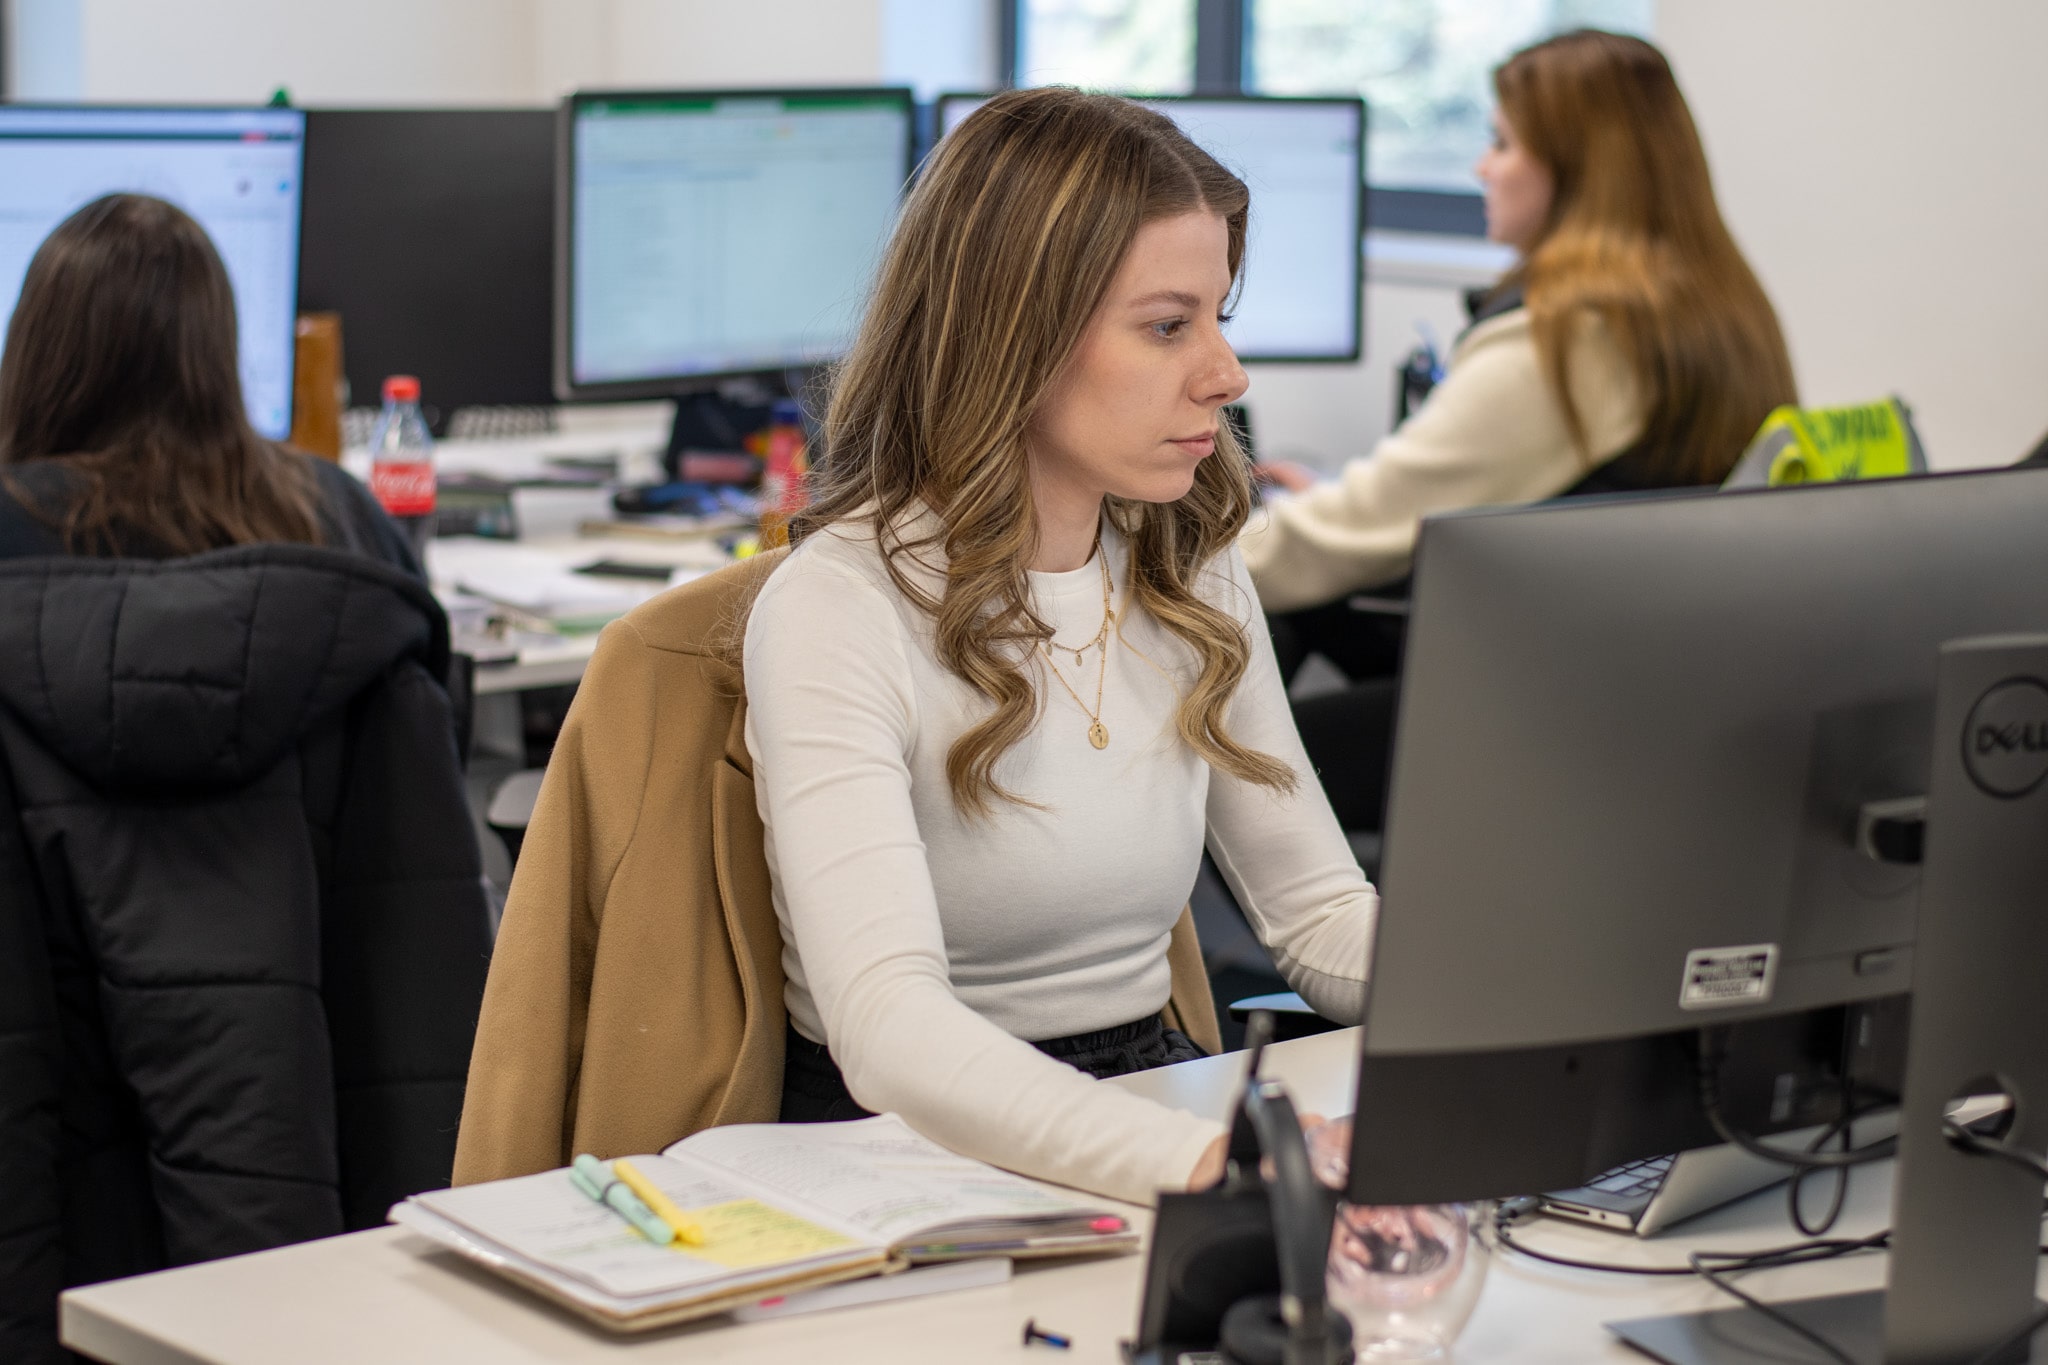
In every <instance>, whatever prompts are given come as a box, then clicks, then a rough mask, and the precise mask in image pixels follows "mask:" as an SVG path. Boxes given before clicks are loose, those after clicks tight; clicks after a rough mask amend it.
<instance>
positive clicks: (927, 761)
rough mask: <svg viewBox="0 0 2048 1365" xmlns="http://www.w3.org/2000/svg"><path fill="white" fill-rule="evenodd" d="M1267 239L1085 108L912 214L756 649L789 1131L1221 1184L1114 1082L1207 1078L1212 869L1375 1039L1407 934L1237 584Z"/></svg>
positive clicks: (1099, 112) (1295, 975) (946, 152)
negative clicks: (1181, 922) (1192, 895)
mask: <svg viewBox="0 0 2048 1365" xmlns="http://www.w3.org/2000/svg"><path fill="white" fill-rule="evenodd" d="M1246 214H1247V195H1246V191H1245V187H1244V185H1243V184H1242V183H1241V182H1239V181H1238V180H1237V179H1236V178H1235V177H1233V176H1232V175H1230V173H1229V172H1227V171H1225V170H1224V169H1223V168H1222V167H1221V166H1219V165H1217V164H1216V162H1215V161H1214V160H1212V159H1211V158H1210V157H1209V156H1207V155H1206V154H1205V153H1203V152H1202V151H1201V150H1200V149H1199V148H1197V147H1196V146H1195V145H1194V144H1193V143H1192V142H1190V141H1189V140H1188V139H1187V138H1186V137H1185V136H1184V135H1182V134H1181V133H1180V132H1179V130H1178V129H1176V128H1175V127H1174V125H1173V124H1172V123H1171V122H1170V121H1168V120H1167V119H1165V118H1162V117H1160V116H1159V115H1157V114H1154V113H1151V112H1149V111H1147V110H1145V109H1143V108H1142V107H1140V106H1138V105H1134V104H1131V103H1128V102H1126V101H1123V100H1118V99H1114V98H1111V97H1108V96H1102V95H1085V94H1082V93H1080V92H1078V91H1074V90H1065V89H1044V90H1029V91H1018V92H1013V93H1010V94H1006V95H1002V96H999V97H998V98H996V99H994V100H991V101H990V102H989V103H988V104H986V105H984V106H983V107H982V108H981V109H980V110H978V111H977V112H976V113H975V114H974V115H973V116H972V117H970V118H969V119H968V120H967V121H966V122H965V123H963V124H962V125H961V126H960V127H959V128H957V129H955V130H954V131H953V132H952V133H950V134H949V135H948V136H947V137H946V139H945V141H944V142H942V143H941V144H940V146H939V149H938V151H937V153H936V154H935V156H934V158H933V161H932V163H931V165H930V166H929V167H928V168H927V170H926V172H925V174H924V176H923V178H922V180H921V181H920V183H919V184H918V186H917V188H916V190H915V191H914V192H913V193H912V194H911V196H910V199H909V201H908V203H907V204H906V206H905V209H904V213H903V218H902V221H901V223H900V224H899V226H898V228H897V231H896V234H895V237H894V239H893V241H892V242H891V243H890V246H889V248H888V251H887V253H886V255H885V258H884V260H883V263H882V267H881V272H880V276H879V280H878V283H877V285H876V288H875V293H874V296H873V298H872V299H871V301H870V303H869V307H868V312H867V315H866V318H865V320H864V322H863V324H862V328H861V331H860V334H859V336H858V338H857V340H856V342H855V344H854V346H853V349H852V351H851V353H850V355H849V356H848V358H847V360H846V362H845V364H844V365H843V367H842V368H841V370H840V372H839V374H838V376H837V379H836V382H835V387H834V392H833V396H832V402H831V407H830V411H829V413H828V415H827V419H826V423H825V433H824V443H825V459H824V462H823V465H822V469H823V483H822V485H821V486H820V488H819V489H818V495H817V499H816V501H815V502H814V503H813V504H812V506H811V508H810V510H809V512H808V513H807V514H805V515H804V516H802V517H800V518H799V519H797V521H796V523H795V524H794V526H793V528H792V530H793V537H794V539H795V541H796V546H795V549H794V550H793V551H792V552H791V554H790V556H789V559H788V561H787V562H786V563H784V564H783V565H782V566H781V567H780V568H778V569H777V570H776V571H775V573H774V574H773V575H772V576H771V577H770V578H769V579H768V580H767V582H766V584H765V585H764V586H763V588H762V590H761V592H760V595H759V597H758V598H757V599H756V602H755V604H754V606H753V609H752V611H751V614H750V616H749V617H748V624H747V631H746V638H745V644H744V666H745V675H746V693H747V700H748V707H749V709H748V717H747V731H746V739H747V746H748V750H749V753H750V756H751V757H752V759H753V761H754V764H755V791H756V794H757V795H756V799H757V801H758V804H759V807H760V812H761V816H762V820H763V823H764V824H765V826H766V830H767V852H768V866H769V869H770V878H771V881H772V883H773V891H774V899H775V908H776V913H777V915H778V917H779V920H780V923H781V926H782V931H783V939H784V954H783V961H784V965H785V967H786V969H787V979H788V986H787V989H786V991H785V1001H786V1003H787V1005H788V1009H789V1018H790V1025H791V1032H790V1036H789V1039H788V1047H787V1050H786V1075H785V1081H784V1089H783V1096H782V1117H783V1118H784V1119H785V1120H786V1121H797V1120H820V1119H840V1118H852V1117H857V1116H859V1115H860V1114H862V1113H863V1112H870V1111H881V1110H893V1111H895V1112H897V1113H899V1114H901V1115H902V1116H903V1118H904V1119H905V1120H906V1121H908V1122H909V1123H910V1124H911V1125H912V1126H914V1127H916V1128H917V1129H919V1130H920V1131H922V1132H924V1133H925V1134H927V1135H928V1136H930V1137H932V1138H935V1139H937V1140H938V1141H940V1142H943V1143H945V1144H946V1145H947V1146H949V1147H952V1148H954V1149H955V1150H958V1151H961V1152H965V1153H968V1154H969V1155H972V1156H977V1157H980V1158H982V1159H984V1160H988V1161H992V1162H995V1163H997V1164H1000V1165H1003V1166H1008V1167H1011V1168H1013V1169H1015V1170H1019V1171H1023V1172H1025V1173H1027V1174H1031V1175H1035V1176H1040V1177H1044V1178H1048V1179H1052V1180H1057V1181H1061V1182H1063V1183H1066V1184H1071V1185H1076V1186H1079V1187H1082V1188H1085V1189H1090V1190H1096V1191H1100V1192H1103V1193H1107V1194H1111V1195H1116V1196H1119V1197H1122V1198H1126V1199H1149V1198H1150V1197H1151V1196H1152V1195H1153V1193H1154V1192H1155V1191H1157V1190H1159V1189H1162V1188H1170V1189H1180V1188H1186V1187H1187V1186H1189V1185H1190V1184H1191V1183H1202V1182H1206V1181H1209V1180H1213V1179H1214V1178H1215V1177H1216V1176H1217V1175H1219V1174H1220V1173H1221V1169H1222V1162H1223V1142H1224V1133H1223V1128H1222V1126H1221V1125H1220V1124H1218V1123H1215V1122H1213V1121H1211V1120H1208V1119H1204V1118H1198V1117H1196V1116H1195V1115H1192V1114H1189V1113H1186V1112H1183V1111H1178V1110H1174V1109H1170V1108H1167V1107H1165V1106H1163V1105H1160V1104H1157V1103H1154V1102H1152V1101H1150V1100H1146V1099H1141V1098H1139V1097H1138V1096H1135V1095H1132V1094H1130V1093H1127V1092H1125V1091H1123V1090H1121V1089H1119V1088H1117V1087H1114V1086H1107V1085H1103V1084H1101V1083H1100V1080H1099V1079H1098V1078H1101V1077H1106V1076H1111V1075H1116V1074H1119V1073H1122V1072H1127V1071H1133V1070H1138V1069H1141V1068H1145V1067H1151V1066H1158V1065H1161V1064H1164V1063H1167V1062H1171V1061H1178V1060H1182V1059H1185V1058H1189V1057H1193V1056H1197V1055H1199V1050H1198V1049H1196V1048H1195V1047H1194V1046H1193V1045H1192V1044H1191V1043H1190V1042H1189V1041H1188V1040H1187V1039H1186V1038H1185V1037H1183V1036H1181V1035H1179V1034H1178V1033H1176V1032H1175V1031H1173V1030H1170V1029H1167V1028H1165V1027H1164V1025H1163V1024H1162V1021H1161V1020H1160V1017H1159V1012H1160V1009H1161V1007H1162V1006H1163V1005H1164V1004H1165V1003H1166V1001H1167V998H1168V993H1169V971H1168V966H1167V960H1166V950H1167V943H1168V938H1169V936H1170V934H1171V931H1172V928H1173V925H1174V922H1175V921H1176V919H1177V918H1178V917H1179V915H1180V912H1181V908H1182V906H1183V905H1185V904H1186V901H1187V897H1188V893H1189V891H1190V889H1191V888H1192V886H1193V884H1194V881H1195V875H1196V870H1197V866H1198V864H1199V861H1200V859H1201V856H1202V850H1203V847H1204V845H1205V844H1206V845H1207V846H1208V848H1210V849H1211V850H1212V851H1213V852H1214V853H1215V855H1216V859H1217V862H1218V863H1219V865H1220V866H1221V867H1222V869H1223V872H1224V875H1225V876H1226V877H1227V878H1228V879H1229V881H1230V882H1231V884H1232V886H1233V888H1234V889H1235V890H1236V892H1237V895H1238V898H1239V900H1240V902H1241V903H1242V904H1243V905H1244V906H1245V908H1246V911H1247V913H1248V915H1249V917H1250V919H1251V921H1252V923H1253V924H1254V925H1255V926H1256V928H1257V929H1258V931H1259V933H1260V936H1261V937H1262V938H1263V939H1264V941H1265V942H1266V944H1267V946H1268V947H1269V948H1270V949H1271V951H1272V952H1273V954H1274V957H1275V959H1276V960H1277V961H1278V963H1279V964H1280V966H1281V969H1282V970H1283V971H1284V972H1285V973H1286V975H1287V977H1288V980H1289V981H1290V982H1291V983H1292V984H1293V985H1294V986H1295V987H1296V989H1298V990H1299V991H1300V992H1301V993H1302V994H1303V995H1304V996H1306V997H1307V998H1308V999H1309V1000H1310V1001H1311V1002H1312V1003H1313V1004H1314V1005H1315V1006H1316V1007H1317V1008H1318V1009H1320V1010H1321V1011H1323V1012H1324V1013H1325V1014H1328V1015H1330V1016H1331V1017H1333V1018H1337V1019H1342V1020H1355V1019H1356V1018H1357V1017H1358V1016H1359V1014H1360V1012H1361V1010H1362V1008H1363V1002H1364V977H1365V967H1366V956H1367V945H1368V943H1369V940H1370V935H1371V930H1372V925H1373V917H1374V914H1375V912H1376V909H1377V902H1376V899H1375V897H1374V893H1373V890H1372V887H1371V886H1370V885H1369V884H1368V883H1367V882H1366V880H1365V878H1364V876H1363V874H1362V873H1361V872H1360V871H1359V869H1358V865H1357V863H1356V862H1354V861H1353V859H1352V857H1351V854H1350V850H1349V848H1348V847H1347V846H1346V844H1345V842H1344V839H1343V836H1342V833H1341V832H1340V831H1339V829H1338V828H1337V823H1336V820H1335V819H1334V818H1333V817H1332V816H1331V814H1330V809H1329V806H1328V804H1327V803H1326V802H1325V800H1324V798H1323V795H1322V793H1321V791H1320V790H1319V789H1318V788H1317V786H1316V784H1315V782H1314V780H1313V779H1312V778H1311V777H1309V776H1308V771H1307V765H1306V761H1305V759H1304V758H1303V756H1302V752H1301V744H1300V741H1299V739H1298V738H1297V737H1296V735H1295V732H1294V727H1293V722H1292V720H1291V718H1290V716H1289V714H1288V710H1287V703H1286V698H1285V696H1284V695H1283V692H1282V688H1281V684H1280V677H1279V673H1278V670H1277V668H1276V667H1275V664H1274V659H1273V654H1272V651H1271V647H1270V644H1269V642H1268V640H1267V637H1266V632H1265V630H1264V625H1263V621H1262V620H1261V618H1260V616H1259V608H1258V602H1257V598H1256V597H1255V596H1254V594H1253V592H1252V588H1251V582H1250V579H1249V578H1248V577H1247V576H1246V573H1245V569H1244V563H1243V560H1242V559H1241V558H1240V556H1239V555H1238V553H1237V550H1236V548H1235V544H1236V539H1237V535H1238V532H1239V530H1240V529H1241V528H1242V526H1243V523H1244V519H1245V515H1246V513H1247V511H1248V509H1249V508H1250V505H1251V486H1250V477H1249V470H1248V468H1247V465H1246V463H1245V460H1244V457H1243V454H1242V452H1241V451H1240V450H1239V449H1238V448H1237V447H1236V445H1235V443H1234V442H1233V440H1232V438H1231V434H1230V430H1229V428H1228V427H1227V426H1225V425H1223V424H1221V423H1220V422H1219V421H1218V412H1219V410H1220V409H1221V408H1222V406H1223V405H1224V404H1226V403H1228V402H1231V401H1232V400H1234V399H1235V398H1237V397H1238V396H1239V395H1240V394H1241V393H1243V391H1244V389H1245V385H1246V379H1245V375H1244V371H1243V370H1242V369H1240V368H1239V366H1238V364H1237V359H1236V357H1235V356H1234V355H1233V354H1232V353H1231V350H1230V347H1229V345H1228V344H1227V343H1226V342H1225V341H1224V339H1223V333H1222V322H1223V320H1224V319H1223V316H1222V310H1223V308H1224V307H1225V305H1226V302H1227V300H1228V298H1229V296H1230V293H1231V289H1232V285H1233V283H1234V281H1235V279H1236V276H1237V271H1238V267H1239V265H1240V263H1241V260H1242V257H1243V252H1244V234H1245V223H1246Z"/></svg>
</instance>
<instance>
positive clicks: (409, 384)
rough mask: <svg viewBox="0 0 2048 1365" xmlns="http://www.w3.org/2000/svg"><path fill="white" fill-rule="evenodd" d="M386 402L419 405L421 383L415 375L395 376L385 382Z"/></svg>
mask: <svg viewBox="0 0 2048 1365" xmlns="http://www.w3.org/2000/svg"><path fill="white" fill-rule="evenodd" d="M384 401H385V402H387V403H417V402H419V401H420V381H419V380H418V378H416V377H415V376H413V375H409V374H394V375H392V376H391V377H390V378H389V379H386V380H385V381H384Z"/></svg>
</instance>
